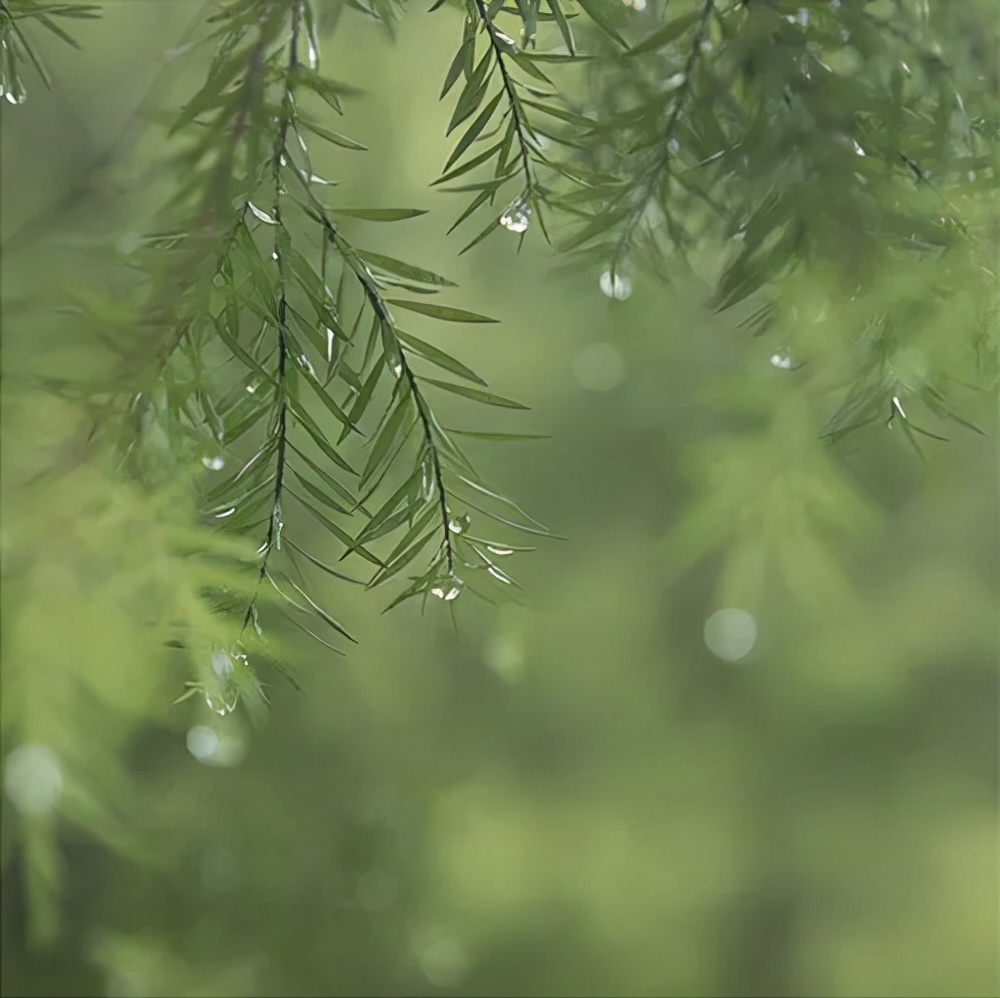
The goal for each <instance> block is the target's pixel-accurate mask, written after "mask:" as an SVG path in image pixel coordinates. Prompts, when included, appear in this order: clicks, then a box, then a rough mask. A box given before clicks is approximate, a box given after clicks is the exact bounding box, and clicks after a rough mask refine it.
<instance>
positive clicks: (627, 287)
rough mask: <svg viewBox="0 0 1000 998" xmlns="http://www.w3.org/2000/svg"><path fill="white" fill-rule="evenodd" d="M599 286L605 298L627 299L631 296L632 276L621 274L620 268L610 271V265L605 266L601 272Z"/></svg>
mask: <svg viewBox="0 0 1000 998" xmlns="http://www.w3.org/2000/svg"><path fill="white" fill-rule="evenodd" d="M600 286H601V293H602V294H603V295H604V297H605V298H613V299H614V300H615V301H627V300H628V299H629V298H631V297H632V278H630V277H628V276H626V275H625V274H623V273H622V269H621V268H618V269H616V270H614V271H612V269H611V268H610V267H605V268H604V272H603V273H602V274H601V280H600Z"/></svg>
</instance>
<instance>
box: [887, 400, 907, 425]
mask: <svg viewBox="0 0 1000 998" xmlns="http://www.w3.org/2000/svg"><path fill="white" fill-rule="evenodd" d="M892 406H893V408H894V409H895V410H896V412H898V413H899V414H900V416H902V417H903V419H906V412H905V411H904V409H903V403H902V402H900V400H899V396H898V395H893V397H892ZM890 422H891V417H890Z"/></svg>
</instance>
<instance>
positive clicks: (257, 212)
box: [247, 201, 278, 225]
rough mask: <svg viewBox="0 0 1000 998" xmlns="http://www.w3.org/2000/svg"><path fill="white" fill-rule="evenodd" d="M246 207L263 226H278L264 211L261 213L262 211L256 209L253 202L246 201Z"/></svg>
mask: <svg viewBox="0 0 1000 998" xmlns="http://www.w3.org/2000/svg"><path fill="white" fill-rule="evenodd" d="M247 207H248V208H249V209H250V211H251V212H252V213H253V215H254V216H255V217H256V218H258V219H259V220H260V221H261V222H263V223H264V224H265V225H277V224H278V223H277V222H276V221H275V220H274V219H273V218H271V216H270V215H269V214H268V213H267V212H266V211H263V210H262V209H260V208H258V207H257V205H255V204H254V203H253V201H247Z"/></svg>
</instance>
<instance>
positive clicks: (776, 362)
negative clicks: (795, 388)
mask: <svg viewBox="0 0 1000 998" xmlns="http://www.w3.org/2000/svg"><path fill="white" fill-rule="evenodd" d="M771 367H777V368H780V369H781V370H782V371H790V370H791V369H792V358H791V357H789V356H788V354H786V353H773V354H771Z"/></svg>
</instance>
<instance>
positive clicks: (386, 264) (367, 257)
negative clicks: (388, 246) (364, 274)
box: [358, 250, 458, 288]
mask: <svg viewBox="0 0 1000 998" xmlns="http://www.w3.org/2000/svg"><path fill="white" fill-rule="evenodd" d="M358 256H359V257H360V258H361V259H362V260H364V261H365V263H370V264H372V265H373V266H375V267H378V268H379V269H380V270H385V271H387V272H388V273H390V274H396V275H397V276H398V277H405V278H407V279H408V280H411V281H419V282H420V283H422V284H433V285H435V286H437V287H441V288H457V287H458V285H457V284H456V283H455V282H454V281H449V280H448V278H447V277H442V276H441V275H440V274H435V273H433V272H432V271H430V270H424V268H423V267H415V266H414V265H413V264H412V263H404V262H403V261H402V260H397V259H395V258H394V257H391V256H384V255H383V254H381V253H375V252H373V251H372V250H358Z"/></svg>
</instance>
